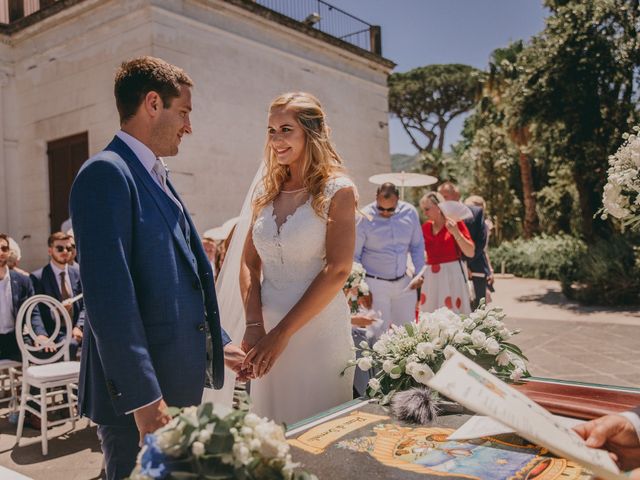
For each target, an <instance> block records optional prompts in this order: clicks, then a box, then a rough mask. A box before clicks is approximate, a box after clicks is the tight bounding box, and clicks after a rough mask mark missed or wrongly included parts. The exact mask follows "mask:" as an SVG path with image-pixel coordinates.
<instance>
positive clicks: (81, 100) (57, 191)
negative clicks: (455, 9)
mask: <svg viewBox="0 0 640 480" xmlns="http://www.w3.org/2000/svg"><path fill="white" fill-rule="evenodd" d="M294 1H295V0H294ZM261 4H262V5H261ZM268 4H269V2H268V1H266V0H265V1H261V0H258V1H257V2H252V1H251V0H58V1H52V0H48V1H45V0H40V1H38V0H20V1H19V2H16V1H14V0H0V139H1V141H2V143H1V144H0V231H1V232H6V233H8V234H9V235H11V236H12V237H14V238H15V239H16V240H17V241H18V242H19V243H20V245H21V247H22V254H23V259H22V262H21V266H22V267H23V268H25V269H33V268H36V267H37V266H39V265H41V264H43V263H44V262H45V261H46V238H47V236H48V235H49V233H50V232H51V231H52V229H57V228H58V225H59V222H61V221H62V220H64V218H62V217H63V216H64V215H66V210H65V208H66V202H67V196H68V188H69V185H70V183H71V181H72V178H73V175H75V172H76V171H77V168H78V167H79V165H80V164H81V163H82V161H83V160H84V159H85V157H86V156H88V155H92V154H94V153H96V152H98V151H100V150H101V149H102V148H103V147H104V146H105V145H106V144H107V143H108V142H109V141H110V139H111V138H112V137H113V134H114V133H115V132H116V131H117V129H118V116H117V111H116V108H115V101H114V98H113V77H114V72H115V70H116V68H117V66H118V65H119V64H120V63H121V62H122V61H123V60H125V59H128V58H131V57H135V56H139V55H153V56H158V57H161V58H164V59H165V60H167V61H169V62H171V63H174V64H176V65H179V66H181V67H182V68H184V69H185V70H186V71H187V72H188V73H189V75H190V76H191V77H192V78H193V79H194V81H195V83H196V85H195V89H194V92H193V93H194V97H193V105H194V111H193V114H192V123H193V128H194V133H193V135H192V136H190V137H187V138H185V139H184V140H183V142H182V146H181V150H180V154H179V155H178V156H177V157H174V158H170V159H168V163H169V166H170V168H171V170H172V179H173V182H174V184H175V185H176V187H177V189H178V191H179V192H180V194H181V195H182V198H183V199H184V201H185V203H186V205H187V206H188V208H189V210H190V212H191V213H192V215H193V218H194V221H195V223H196V225H197V227H198V229H199V231H200V232H202V231H204V230H205V229H207V228H209V227H212V226H215V225H218V224H220V223H222V222H223V221H224V220H225V219H227V218H229V217H232V216H234V215H236V214H237V211H238V210H239V208H240V205H241V202H242V199H243V198H244V195H245V193H246V190H247V188H248V186H249V183H250V181H251V179H252V177H253V175H254V173H255V171H256V169H257V165H258V162H259V159H260V158H261V155H262V150H263V145H264V140H265V133H266V115H267V107H268V105H269V102H270V100H271V99H272V98H274V97H275V96H276V95H278V94H280V93H282V92H285V91H290V90H305V91H309V92H312V93H314V94H315V95H317V96H318V97H319V98H320V100H321V101H322V102H323V104H324V107H325V109H326V111H327V114H328V121H329V125H330V126H331V127H332V131H333V139H334V142H335V144H336V146H337V148H338V151H339V152H340V154H341V155H342V156H343V157H344V159H345V160H346V163H347V167H348V169H349V171H350V172H351V174H352V176H353V177H354V179H355V181H356V183H357V184H358V186H359V188H360V190H361V196H362V198H363V202H368V201H370V200H371V199H372V197H373V191H374V188H375V187H374V186H373V185H370V184H369V183H368V182H367V178H368V176H370V175H372V174H373V173H378V172H381V171H388V170H389V169H390V164H389V145H388V142H389V140H388V129H387V122H388V114H387V86H386V85H387V76H388V74H389V73H390V70H391V69H392V68H393V63H392V62H390V61H389V60H386V59H384V58H383V57H382V56H380V55H379V54H376V53H373V52H371V51H368V50H367V49H365V48H359V47H357V46H354V45H352V44H350V43H348V42H346V41H343V40H339V39H337V38H335V37H333V36H330V35H328V34H326V33H323V32H321V31H319V30H318V27H317V26H316V27H313V26H309V25H305V24H304V22H300V21H296V20H294V19H293V18H290V17H288V16H287V15H283V14H279V13H277V12H275V11H272V10H270V9H268V8H266V7H264V6H263V5H268ZM20 9H22V10H20ZM20 15H24V17H22V18H20ZM327 15H328V14H327ZM12 16H13V17H16V16H17V17H18V18H11V17H12ZM374 28H375V27H374ZM371 31H372V32H373V33H377V34H379V30H378V31H375V30H373V29H372V30H371ZM365 33H366V34H369V32H365ZM371 38H373V40H372V41H373V42H374V43H376V39H375V38H374V37H373V36H372V37H371ZM377 42H378V51H379V38H378V39H377ZM375 47H376V45H374V48H373V50H375V49H376V48H375ZM61 219H62V220H61Z"/></svg>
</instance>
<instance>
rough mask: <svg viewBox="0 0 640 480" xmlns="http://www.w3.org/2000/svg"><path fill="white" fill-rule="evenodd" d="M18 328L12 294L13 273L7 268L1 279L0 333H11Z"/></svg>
mask: <svg viewBox="0 0 640 480" xmlns="http://www.w3.org/2000/svg"><path fill="white" fill-rule="evenodd" d="M15 329H16V319H15V318H14V316H13V297H12V295H11V275H9V269H8V268H7V270H6V273H5V275H4V278H3V279H2V280H0V334H5V333H10V332H13V331H15Z"/></svg>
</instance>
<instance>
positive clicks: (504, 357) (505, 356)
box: [496, 350, 511, 367]
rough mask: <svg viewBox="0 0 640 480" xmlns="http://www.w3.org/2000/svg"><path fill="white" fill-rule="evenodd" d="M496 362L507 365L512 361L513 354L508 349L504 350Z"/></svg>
mask: <svg viewBox="0 0 640 480" xmlns="http://www.w3.org/2000/svg"><path fill="white" fill-rule="evenodd" d="M496 363H497V364H498V365H499V366H501V367H506V366H507V365H509V363H511V354H510V353H509V351H508V350H504V351H502V352H500V353H499V354H498V356H497V357H496Z"/></svg>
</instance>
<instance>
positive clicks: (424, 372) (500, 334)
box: [347, 302, 529, 405]
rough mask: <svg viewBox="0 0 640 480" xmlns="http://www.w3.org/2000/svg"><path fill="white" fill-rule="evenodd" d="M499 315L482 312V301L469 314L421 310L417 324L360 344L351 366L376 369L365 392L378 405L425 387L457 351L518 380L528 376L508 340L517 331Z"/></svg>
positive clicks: (522, 360) (518, 352)
mask: <svg viewBox="0 0 640 480" xmlns="http://www.w3.org/2000/svg"><path fill="white" fill-rule="evenodd" d="M504 317H505V314H504V313H503V311H502V309H500V308H496V307H494V308H487V306H486V305H485V304H484V302H482V303H481V304H480V306H479V307H478V309H477V310H476V311H475V312H473V313H471V314H470V315H468V316H466V315H462V316H459V315H457V314H456V313H454V312H452V311H451V310H449V309H447V308H441V309H439V310H436V311H435V312H433V313H426V312H424V313H421V314H420V317H419V319H418V322H417V323H413V322H412V323H407V324H406V325H404V326H403V327H398V326H396V325H393V326H392V327H391V329H390V330H389V331H388V332H387V333H384V334H382V336H381V337H380V339H379V340H378V341H377V342H376V343H374V345H373V347H369V345H368V344H367V342H361V343H360V345H359V346H358V347H356V350H359V351H360V353H361V355H362V357H361V358H359V359H358V360H357V362H355V361H354V362H352V364H351V365H350V366H353V365H357V367H358V368H360V369H362V370H369V369H371V368H375V369H376V370H377V371H378V373H377V375H376V376H375V377H374V378H372V379H371V380H369V386H368V388H367V393H368V395H369V396H370V397H376V398H379V399H380V400H381V403H382V404H383V405H385V404H388V403H389V402H390V401H391V398H392V397H393V395H394V394H395V393H396V392H399V391H404V390H408V389H410V388H412V387H419V386H423V385H426V382H427V381H428V380H429V379H430V378H431V377H432V376H433V375H434V374H435V372H437V371H438V370H439V369H440V367H441V366H442V364H443V363H444V361H445V360H446V359H448V358H449V357H451V356H452V355H453V354H454V353H455V352H456V351H458V352H460V353H462V354H463V355H466V356H468V357H469V358H471V359H473V360H474V361H475V362H477V363H479V364H480V365H483V366H484V367H485V368H487V369H489V370H490V371H491V372H492V373H494V374H495V375H497V376H498V377H500V378H502V379H503V380H507V381H518V380H520V378H522V377H525V376H529V372H528V371H527V366H526V364H525V360H526V357H525V356H524V355H523V353H522V351H521V350H520V348H518V347H517V346H516V345H514V344H512V343H509V342H507V340H509V339H510V338H511V337H512V336H513V335H515V334H517V333H519V332H518V331H517V330H515V331H511V330H509V329H507V328H506V327H505V325H504V322H503V321H502V320H503V319H504ZM347 368H349V367H347Z"/></svg>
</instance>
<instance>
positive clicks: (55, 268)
mask: <svg viewBox="0 0 640 480" xmlns="http://www.w3.org/2000/svg"><path fill="white" fill-rule="evenodd" d="M49 265H51V270H53V275H54V276H55V277H56V283H57V284H58V291H59V292H60V295H62V282H61V281H60V273H62V272H64V283H65V284H66V285H67V292H69V295H71V296H72V297H73V289H72V288H71V280H70V279H69V268H68V266H67V265H65V266H64V268H60V267H58V266H57V265H56V264H55V263H53V262H49Z"/></svg>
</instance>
